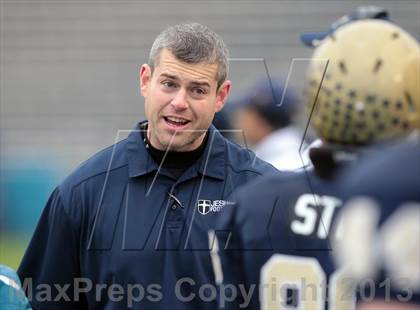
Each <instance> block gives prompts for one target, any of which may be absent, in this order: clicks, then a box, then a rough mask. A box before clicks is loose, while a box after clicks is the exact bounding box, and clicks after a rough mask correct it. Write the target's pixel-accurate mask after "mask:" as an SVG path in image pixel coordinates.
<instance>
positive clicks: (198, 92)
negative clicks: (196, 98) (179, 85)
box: [193, 87, 206, 95]
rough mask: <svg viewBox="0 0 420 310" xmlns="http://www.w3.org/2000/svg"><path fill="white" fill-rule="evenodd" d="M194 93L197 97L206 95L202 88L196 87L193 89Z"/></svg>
mask: <svg viewBox="0 0 420 310" xmlns="http://www.w3.org/2000/svg"><path fill="white" fill-rule="evenodd" d="M193 92H194V93H195V94H197V95H205V94H206V91H205V90H204V89H202V88H200V87H195V88H194V89H193Z"/></svg>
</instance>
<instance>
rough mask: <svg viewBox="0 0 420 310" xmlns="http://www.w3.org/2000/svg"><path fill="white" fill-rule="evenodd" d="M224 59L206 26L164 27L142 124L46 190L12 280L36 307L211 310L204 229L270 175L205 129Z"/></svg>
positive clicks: (214, 108)
mask: <svg viewBox="0 0 420 310" xmlns="http://www.w3.org/2000/svg"><path fill="white" fill-rule="evenodd" d="M227 74H228V51H227V48H226V46H225V44H224V43H223V41H222V39H221V38H220V37H219V36H218V35H217V34H216V33H214V32H213V31H212V30H210V29H209V28H208V27H206V26H203V25H200V24H197V23H188V24H181V25H176V26H173V27H169V28H168V29H166V30H164V31H163V32H162V33H161V34H160V35H159V36H158V37H157V38H156V40H155V42H154V44H153V46H152V49H151V52H150V57H149V62H148V63H147V64H143V65H142V66H141V69H140V90H141V94H142V96H143V97H144V99H145V114H146V118H147V120H146V121H143V122H140V123H139V124H137V125H136V127H135V129H134V130H133V131H132V132H131V133H130V134H129V136H128V138H126V139H124V140H122V141H120V142H118V143H116V144H115V145H112V146H111V147H109V148H107V149H105V150H103V151H101V152H99V153H97V154H96V155H94V156H93V157H92V158H90V159H89V160H87V161H86V162H85V163H83V164H82V165H81V166H80V167H78V168H77V169H76V170H75V171H74V172H73V173H72V174H71V175H70V176H68V177H67V178H66V179H65V180H64V181H63V182H62V183H61V184H60V185H59V186H58V187H57V188H56V189H55V190H54V192H53V193H52V195H51V197H50V199H49V201H48V202H47V204H46V206H45V209H44V211H43V213H42V215H41V218H40V220H39V223H38V226H37V228H36V231H35V233H34V235H33V237H32V240H31V243H30V245H29V247H28V249H27V251H26V254H25V256H24V258H23V261H22V263H21V265H20V268H19V271H18V274H19V276H20V278H21V280H22V282H23V284H24V286H25V288H26V293H27V296H28V298H29V299H30V301H31V303H32V305H33V306H34V308H36V309H127V308H129V309H131V308H134V309H148V310H149V309H214V308H216V306H217V302H216V300H217V299H218V297H219V296H220V292H219V290H218V287H217V286H216V285H215V280H214V277H215V276H214V275H213V271H212V267H211V266H212V261H211V257H210V255H209V249H210V248H211V245H209V242H208V233H207V232H208V230H209V229H212V228H214V227H213V226H214V223H215V221H216V219H217V218H218V217H220V216H223V215H224V212H226V209H228V208H233V207H234V204H235V201H233V200H232V199H230V200H228V199H227V197H228V196H229V195H230V194H231V193H232V192H233V190H234V189H235V188H236V187H239V186H240V185H243V184H245V183H247V182H248V181H250V180H251V179H255V178H256V177H258V176H260V175H262V174H265V173H269V172H272V171H274V170H275V169H274V168H273V167H272V166H270V165H269V164H267V163H265V162H263V161H262V160H260V159H258V158H256V157H255V155H254V154H253V153H252V152H250V151H248V150H245V149H242V148H240V147H239V146H237V145H235V144H233V143H231V142H229V141H228V140H226V139H225V138H223V137H222V135H221V134H220V133H219V132H218V131H217V129H216V128H214V127H213V126H212V125H211V122H212V120H213V117H214V115H215V113H216V112H218V111H220V110H221V109H222V108H223V106H224V104H225V102H226V99H227V97H228V94H229V91H230V85H231V82H230V81H229V80H228V79H227Z"/></svg>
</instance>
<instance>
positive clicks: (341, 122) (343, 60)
mask: <svg viewBox="0 0 420 310" xmlns="http://www.w3.org/2000/svg"><path fill="white" fill-rule="evenodd" d="M419 84H420V49H419V44H418V42H417V41H416V40H415V39H414V38H413V37H411V36H410V35H409V34H408V33H407V32H405V31H404V30H402V29H401V28H399V27H397V26H395V25H394V24H392V23H390V22H387V21H380V20H363V21H356V22H352V23H350V24H348V25H345V26H343V27H340V28H339V29H338V30H337V31H336V32H334V33H333V34H332V35H330V36H329V37H327V38H326V39H324V40H323V41H322V42H321V44H320V45H319V46H318V47H317V48H316V50H315V52H314V54H313V56H312V59H311V63H310V65H309V70H308V73H307V83H306V89H305V95H306V101H307V105H308V108H309V109H310V110H312V109H313V113H312V116H311V123H312V126H313V127H314V128H315V130H316V131H317V133H318V135H319V136H320V137H321V138H323V139H324V140H325V141H328V142H332V143H338V144H351V145H363V144H368V143H374V142H379V141H383V140H388V139H393V138H399V137H401V136H404V135H407V134H409V133H410V132H412V131H413V129H415V128H420V94H419V92H420V90H419Z"/></svg>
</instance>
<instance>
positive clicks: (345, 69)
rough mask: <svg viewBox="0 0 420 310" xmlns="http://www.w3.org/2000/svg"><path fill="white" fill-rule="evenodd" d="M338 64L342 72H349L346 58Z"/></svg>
mask: <svg viewBox="0 0 420 310" xmlns="http://www.w3.org/2000/svg"><path fill="white" fill-rule="evenodd" d="M338 65H339V67H340V71H341V73H343V74H347V67H346V63H345V62H344V60H341V61H340V62H339V63H338Z"/></svg>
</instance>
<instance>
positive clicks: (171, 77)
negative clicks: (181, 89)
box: [160, 73, 179, 80]
mask: <svg viewBox="0 0 420 310" xmlns="http://www.w3.org/2000/svg"><path fill="white" fill-rule="evenodd" d="M160 76H161V77H166V78H169V79H172V80H179V77H177V76H176V75H172V74H169V73H162V74H161V75H160Z"/></svg>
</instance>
